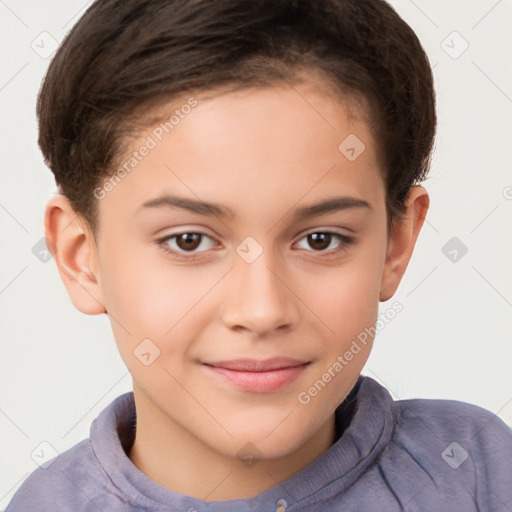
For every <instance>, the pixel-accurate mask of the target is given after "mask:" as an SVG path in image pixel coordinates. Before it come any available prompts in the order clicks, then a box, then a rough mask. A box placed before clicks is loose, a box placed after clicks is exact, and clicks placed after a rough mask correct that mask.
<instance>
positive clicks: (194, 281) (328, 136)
mask: <svg viewBox="0 0 512 512" xmlns="http://www.w3.org/2000/svg"><path fill="white" fill-rule="evenodd" d="M196 99H197V100H198V105H197V106H196V107H195V108H194V109H193V110H192V111H191V113H190V114H188V115H187V116H186V117H185V118H184V119H182V120H181V122H180V124H179V125H177V126H176V127H175V128H174V130H173V131H172V133H170V134H168V135H167V136H165V137H164V138H163V140H162V141H161V142H159V144H158V145H157V147H155V148H154V149H152V150H151V151H150V152H149V154H148V155H147V156H146V157H145V158H144V159H143V160H142V161H141V162H140V163H139V164H138V165H137V167H136V168H135V169H134V170H133V171H132V172H131V173H130V174H129V175H127V176H126V177H125V178H124V179H123V181H122V182H120V183H119V184H118V185H117V186H116V187H115V188H114V189H113V190H112V191H110V192H108V193H107V194H106V195H105V197H104V198H103V199H101V200H99V201H98V207H99V219H100V221H99V229H98V231H97V233H96V239H95V238H94V236H93V234H92V232H91V231H90V229H89V227H88V225H87V223H86V222H85V221H84V220H83V219H82V218H81V217H80V216H77V215H76V213H75V212H74V211H73V209H72V208H71V206H70V205H69V202H68V201H67V199H66V198H65V197H64V196H62V195H57V196H55V197H53V198H52V199H51V200H50V201H49V202H48V205H47V209H46V216H45V226H46V237H47V238H48V239H49V240H50V242H52V244H53V246H54V247H55V252H54V257H55V261H56V263H57V266H58V269H59V272H60V275H61V277H62V280H63V282H64V284H65V285H66V287H67V290H68V292H69V295H70V297H71V300H72V301H73V304H74V305H75V306H76V307H77V308H78V309H79V310H80V311H82V312H84V313H87V314H101V313H104V312H105V310H106V311H108V315H109V318H110V320H111V324H112V329H113V333H114V336H115V339H116V343H117V345H118V348H119V351H120V354H121V357H122V358H123V360H124V362H125V364H126V366H127V367H128V369H129V370H130V372H131V375H132V377H133V391H134V396H135V402H136V408H137V421H138V424H137V433H136V439H135V443H134V445H133V447H132V448H131V450H130V452H129V457H130V459H131V461H132V462H133V464H135V466H137V467H138V468H139V469H140V470H141V471H143V472H144V473H145V474H146V475H148V476H149V477H150V478H152V479H153V480H154V481H156V482H157V483H159V484H161V485H163V486H165V487H167V488H169V489H172V490H174V491H177V492H180V493H183V494H188V495H191V496H195V497H198V498H200V499H203V500H206V501H217V500H229V499H237V498H247V497H251V496H255V495H257V494H259V493H261V492H262V491H264V490H266V489H269V488H271V487H273V486H275V485H276V484H277V483H279V482H282V481H283V480H285V479H287V478H289V477H290V476H291V475H293V474H295V473H297V472H298V471H300V470H301V469H303V468H304V467H306V466H307V465H308V464H310V463H311V462H312V461H313V460H314V459H316V458H318V457H319V456H320V455H321V454H322V453H323V452H325V451H326V450H327V449H328V448H329V447H330V446H331V445H332V444H333V442H334V441H335V438H334V415H333V413H334V410H335V409H336V407H337V406H338V405H339V404H340V402H341V401H342V400H343V399H344V397H345V396H346V395H347V394H348V392H349V391H350V389H351V388H352V386H353V385H354V383H355V381H356V380H357V378H358V377H359V375H360V372H361V369H362V368H363V366H364V364H365V362H366V360H367V358H368V355H369V353H370V350H371V342H369V343H368V344H367V345H366V346H361V348H362V350H361V351H360V352H359V353H358V354H357V355H355V356H354V358H353V359H352V360H351V361H350V362H349V363H348V364H347V365H346V366H345V367H344V368H343V370H342V371H341V372H340V373H339V374H337V375H336V377H334V378H333V379H332V380H331V382H329V383H328V384H327V385H326V386H325V387H324V388H323V389H322V390H321V391H320V392H319V393H318V394H317V395H316V396H314V397H312V398H311V400H310V401H309V403H307V404H302V403H300V402H299V400H298V395H299V393H301V392H304V391H307V390H308V389H309V388H310V387H311V386H312V384H313V383H314V382H315V381H317V380H318V379H319V378H321V377H322V375H323V374H324V373H325V372H326V371H327V370H328V368H329V367H332V365H333V363H334V362H335V361H336V360H337V357H338V356H339V355H342V354H344V353H345V352H346V351H347V350H348V349H349V347H350V345H351V343H352V341H353V340H354V339H356V338H357V335H358V334H359V333H361V332H362V331H364V329H365V328H367V327H370V326H373V325H374V324H375V321H376V319H377V314H378V303H379V301H385V300H388V299H389V298H391V297H392V296H393V294H394V293H395V291H396V289H397V287H398V285H399V283H400V280H401V278H402V276H403V273H404V271H405V269H406V267H407V264H408V262H409V259H410V257H411V254H412V251H413V248H414V245H415V242H416V239H417V236H418V234H419V232H420V229H421V226H422V224H423V221H424V218H425V215H426V212H427V209H428V205H429V198H428V194H427V192H426V191H425V190H424V189H423V188H422V187H419V186H415V187H413V188H412V189H411V191H410V193H409V196H408V199H407V203H406V210H405V213H406V218H405V220H403V221H401V222H398V223H395V224H394V225H393V229H392V232H391V235H392V236H390V237H388V232H387V227H386V225H387V218H386V207H385V188H384V183H383V179H382V172H381V169H380V167H379V161H378V158H377V154H376V146H375V141H374V139H373V136H372V134H371V132H370V130H369V127H368V125H367V123H366V122H365V121H364V116H362V115H361V116H353V115H349V110H348V109H347V106H346V104H345V102H342V101H340V99H339V98H336V97H334V96H333V95H330V94H328V93H327V92H326V91H322V89H320V88H318V87H317V88H316V89H315V88H306V87H305V86H303V87H302V88H300V87H295V88H291V87H289V86H279V85H276V86H272V87H268V88H258V89H245V90H241V91H237V92H229V93H226V94H221V95H214V96H213V97H212V96H209V97H201V96H196ZM185 101H186V100H184V101H183V103H184V102H185ZM178 105H179V104H178ZM173 108H175V105H174V104H173V107H172V108H170V109H169V111H172V110H173ZM165 112H166V110H165V109H162V110H161V113H162V114H165ZM153 128H154V127H150V128H149V129H147V130H145V131H144V133H142V134H141V135H140V138H139V139H137V140H134V141H133V144H132V148H133V150H135V149H137V148H139V147H140V146H141V145H142V143H143V141H144V140H145V139H146V137H147V136H148V134H151V133H152V132H151V130H152V129H153ZM349 134H356V135H357V137H358V138H359V139H360V140H361V141H363V142H364V144H365V146H366V148H365V150H364V151H363V152H362V154H361V155H360V156H359V157H358V158H357V159H356V160H354V161H352V162H351V161H349V160H348V159H347V158H346V157H345V156H344V155H343V154H342V153H341V152H340V151H339V150H338V145H339V144H340V142H342V141H343V140H344V139H345V138H346V137H347V136H348V135H349ZM164 194H172V195H174V196H179V197H184V198H190V199H194V200H202V201H207V202H214V203H217V204H220V205H222V206H224V207H227V208H230V209H231V210H232V211H233V213H234V216H232V217H229V216H228V217H222V216H220V215H204V214H198V213H193V212H190V211H186V210H184V209H179V208H176V207H169V206H162V207H158V208H157V207H154V208H141V205H142V204H143V203H145V202H147V201H149V200H151V199H154V198H157V197H160V196H162V195H164ZM335 196H336V197H337V196H351V197H354V198H357V199H361V200H364V201H366V202H367V203H368V204H369V205H370V207H368V208H365V207H352V208H345V209H341V210H337V211H331V212H329V213H324V214H322V215H318V216H314V217H309V218H305V219H302V220H296V219H294V216H293V214H294V212H295V211H296V210H297V209H298V208H301V207H304V206H307V205H312V204H315V203H318V202H322V201H325V200H326V199H330V198H332V197H335ZM197 232H201V233H205V234H206V235H207V236H206V237H205V238H203V239H200V238H199V241H198V244H196V245H198V247H197V248H195V249H193V251H194V250H195V252H192V253H191V252H188V253H187V252H186V249H187V246H186V245H183V244H182V245H181V246H180V245H178V244H177V242H178V240H177V238H174V239H168V240H167V247H169V248H171V249H174V250H176V251H180V247H181V253H180V255H177V254H171V253H167V252H165V251H164V248H163V247H164V245H162V243H160V245H159V243H158V241H157V240H160V239H162V238H163V237H164V236H171V235H173V234H180V233H197ZM325 232H334V233H337V234H340V235H345V236H349V237H351V239H352V243H347V242H346V241H343V240H342V239H338V238H337V237H335V236H333V237H332V238H331V239H329V237H326V239H327V241H328V244H327V247H325V246H322V244H321V243H319V242H318V241H317V242H315V241H314V240H313V241H311V239H310V238H309V239H308V237H307V236H306V235H307V234H311V233H325ZM248 236H250V237H252V238H253V239H254V240H255V241H256V242H257V244H259V246H260V247H261V249H262V251H263V252H262V253H261V255H260V256H259V257H258V258H257V259H255V261H253V262H252V263H248V262H246V261H245V260H244V259H243V258H242V257H241V256H240V255H239V254H238V253H237V251H236V249H237V247H238V246H239V245H240V243H241V242H242V241H243V240H244V239H245V238H246V237H248ZM196 240H197V239H196ZM199 242H201V243H200V244H199ZM183 247H185V250H183ZM251 250H253V249H251ZM144 339H150V340H151V342H152V343H153V344H154V345H155V346H157V347H158V349H159V350H160V355H159V356H158V357H157V358H156V359H155V360H154V361H153V362H152V363H151V364H150V365H148V366H146V365H144V364H143V363H142V362H141V361H140V360H139V359H138V358H137V357H136V356H135V355H134V350H135V349H136V348H137V346H138V345H139V344H140V343H141V341H142V340H144ZM151 346H153V345H151ZM278 356H287V357H292V358H295V359H297V360H300V361H304V362H307V363H309V364H307V366H305V368H304V370H303V371H302V372H301V373H300V375H299V376H298V377H297V378H296V379H295V380H294V381H293V382H291V383H290V384H288V385H287V386H285V387H284V388H283V389H281V390H278V391H275V392H270V393H260V392H249V391H246V390H241V389H239V388H238V387H236V386H234V385H232V384H230V383H229V382H226V381H225V380H224V379H222V378H219V377H218V376H217V375H214V374H212V373H211V372H210V371H209V370H208V368H207V367H205V364H204V363H205V362H211V361H221V360H230V359H240V358H252V359H258V360H264V359H268V358H271V357H278ZM247 443H251V444H250V445H247ZM244 446H245V447H246V448H245V449H246V450H252V451H253V454H254V457H255V458H256V459H258V460H257V462H256V463H255V464H253V465H248V464H245V463H244V461H243V460H241V457H240V456H239V455H237V454H238V453H239V451H240V450H241V449H242V447H244ZM248 446H249V448H248Z"/></svg>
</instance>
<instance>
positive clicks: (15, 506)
mask: <svg viewBox="0 0 512 512" xmlns="http://www.w3.org/2000/svg"><path fill="white" fill-rule="evenodd" d="M109 487H110V483H109V481H108V478H107V477H106V475H104V474H103V470H102V468H101V466H100V465H99V464H98V461H97V459H96V457H95V456H94V453H93V450H92V447H91V444H90V440H89V439H84V440H83V441H81V442H80V443H78V444H76V445H75V446H73V447H72V448H70V449H68V450H66V451H64V452H62V453H60V454H59V455H57V456H56V457H54V458H53V459H51V460H49V461H47V462H46V463H45V464H44V465H42V466H40V467H38V468H37V469H36V470H34V471H33V472H32V473H31V474H30V475H29V476H28V477H27V478H26V479H25V481H24V482H23V483H22V484H21V486H20V487H19V489H18V490H17V491H16V493H15V494H14V496H13V498H12V499H11V501H10V503H9V505H8V506H7V509H6V511H5V512H19V511H26V510H30V511H31V512H39V511H41V512H42V511H45V512H46V511H48V510H85V509H86V503H87V502H89V501H90V502H91V503H90V505H89V506H90V508H91V509H95V508H96V507H95V506H94V504H95V499H97V496H98V493H99V494H101V492H102V490H108V491H109V492H112V489H109Z"/></svg>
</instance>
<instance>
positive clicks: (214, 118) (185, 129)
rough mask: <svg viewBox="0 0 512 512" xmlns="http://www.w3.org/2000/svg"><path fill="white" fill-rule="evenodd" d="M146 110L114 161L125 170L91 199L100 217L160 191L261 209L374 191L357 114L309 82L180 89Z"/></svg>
mask: <svg viewBox="0 0 512 512" xmlns="http://www.w3.org/2000/svg"><path fill="white" fill-rule="evenodd" d="M151 115H152V116H153V118H154V119H155V118H156V117H158V121H154V122H153V123H151V124H150V125H149V126H147V127H146V128H145V129H143V130H142V131H141V132H140V133H139V134H138V135H137V137H136V138H133V139H131V140H130V141H129V150H128V151H126V152H125V153H124V154H123V155H122V158H121V159H120V162H119V164H118V168H120V169H122V168H123V167H124V169H125V171H126V172H123V173H122V174H123V177H122V179H119V180H116V181H118V183H116V185H115V186H112V187H109V188H110V189H111V190H109V192H108V194H107V195H106V197H105V200H103V201H100V218H101V211H102V210H103V212H104V213H106V212H110V213H112V209H115V208H118V209H119V208H123V209H124V210H126V209H131V210H136V209H137V208H139V207H140V205H141V204H142V203H144V202H146V201H147V200H148V199H152V198H154V197H156V196H157V195H161V194H163V193H169V194H171V193H172V194H173V195H175V194H176V193H180V194H181V195H183V196H186V197H190V198H195V199H197V198H202V199H204V200H210V201H214V202H222V203H225V204H226V205H227V206H228V207H231V208H230V209H232V210H237V209H239V208H240V206H241V204H242V203H243V206H244V207H247V212H251V215H252V214H254V213H255V212H256V211H257V210H258V207H259V208H260V210H262V211H261V212H260V215H261V216H263V217H265V216H266V215H267V214H268V215H275V213H274V212H273V213H270V212H269V207H270V206H272V207H279V206H280V207H281V208H283V207H284V205H285V204H287V205H290V204H297V203H299V202H300V201H301V200H302V198H306V196H307V198H308V199H313V198H314V197H315V195H318V194H324V195H325V193H328V192H330V191H333V192H334V191H336V192H338V193H343V194H345V195H352V196H356V197H357V196H366V197H365V198H364V199H365V200H372V201H378V200H380V199H381V196H382V192H383V190H382V189H383V182H382V178H381V175H382V173H381V171H380V169H379V165H378V161H377V154H376V148H375V143H374V138H373V135H372V133H371V130H370V127H369V125H368V123H367V122H366V118H365V116H364V112H362V111H358V110H357V107H356V106H355V104H354V103H348V102H344V101H341V100H340V98H339V97H336V96H334V95H333V94H329V93H328V92H327V91H326V90H324V89H318V88H315V87H314V86H313V85H312V84H308V86H307V87H300V86H296V87H292V86H290V85H289V84H284V85H282V86H273V87H266V88H246V89H242V90H237V91H231V92H224V93H222V94H212V93H211V92H210V93H204V94H195V95H193V96H192V95H183V96H181V97H180V98H177V99H175V100H174V101H172V104H171V103H170V104H168V105H166V106H162V107H160V108H159V109H158V110H157V111H155V112H152V113H151ZM155 116H156V117H155ZM260 218H262V217H260Z"/></svg>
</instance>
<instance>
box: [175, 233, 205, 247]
mask: <svg viewBox="0 0 512 512" xmlns="http://www.w3.org/2000/svg"><path fill="white" fill-rule="evenodd" d="M202 236H203V235H201V234H200V233H183V234H182V235H177V237H176V245H177V246H178V247H179V248H180V249H183V250H184V251H193V250H194V249H197V248H198V247H199V245H200V244H201V239H202Z"/></svg>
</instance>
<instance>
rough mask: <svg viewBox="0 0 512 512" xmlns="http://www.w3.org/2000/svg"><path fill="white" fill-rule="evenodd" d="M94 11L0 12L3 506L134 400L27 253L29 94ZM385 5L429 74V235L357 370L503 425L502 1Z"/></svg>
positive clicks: (99, 330)
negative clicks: (46, 463) (117, 407)
mask: <svg viewBox="0 0 512 512" xmlns="http://www.w3.org/2000/svg"><path fill="white" fill-rule="evenodd" d="M89 4H90V2H83V1H82V0H66V1H64V0H60V1H45V2H41V1H36V0H32V1H27V0H0V40H1V45H0V53H1V63H2V64H1V75H0V108H1V113H2V115H1V130H2V132H1V139H0V140H1V163H2V166H1V192H0V225H1V233H2V242H1V247H0V253H1V262H2V264H1V269H0V311H1V314H2V323H1V330H0V344H1V345H0V350H1V356H0V369H1V371H0V508H4V507H5V506H6V505H7V503H8V501H9V499H10V498H11V497H12V494H13V493H14V491H15V490H16V489H17V488H18V486H19V485H20V484H21V482H22V481H23V479H24V478H25V477H26V476H27V475H28V474H29V473H30V472H32V471H33V470H34V469H35V468H36V467H37V462H36V461H39V462H41V460H44V459H46V458H48V457H50V456H53V455H54V454H55V453H54V452H53V451H52V450H53V449H55V450H56V451H57V452H62V451H64V450H66V449H68V448H70V447H71V446H72V445H74V444H76V443H77V442H78V441H80V440H81V439H83V438H85V437H87V436H88V434H89V426H90V424H91V422H92V420H93V419H94V418H95V417H96V416H97V415H98V414H99V412H100V411H101V410H102V409H103V408H104V407H106V406H107V405H108V404H109V403H110V402H111V401H112V400H113V399H114V398H115V397H116V396H118V395H120V394H121V393H124V392H126V391H129V390H130V389H131V380H130V376H129V374H128V373H127V370H126V368H125V366H124V364H123V363H122V361H121V359H120V357H119V356H118V354H117V350H116V347H115V344H114V339H113V336H112V333H111V330H110V325H109V323H108V320H107V318H106V317H105V316H101V317H98V316H96V317H90V316H86V315H83V314H81V313H80V312H78V311H77V310H75V309H74V307H73V305H72V304H71V302H70V300H69V299H68V296H67V293H66V291H65V289H64V286H63V284H62V283H61V281H60V278H59V276H58V273H57V270H56V266H55V263H54V261H53V260H51V259H50V260H49V261H48V262H46V263H45V262H42V261H40V259H38V258H37V257H36V255H34V253H33V252H32V249H33V247H34V246H35V245H36V244H37V243H38V241H40V239H41V238H42V236H43V209H44V205H45V202H46V200H47V199H48V198H49V196H50V194H52V193H53V191H54V184H53V179H52V176H51V174H50V172H49V171H48V170H47V169H46V167H45V166H44V163H43V160H42V157H41V154H40V152H39V149H38V147H37V144H36V139H37V127H36V120H35V113H34V112H35V99H36V94H37V91H38V88H39V85H40V81H41V78H42V77H43V75H44V73H45V71H46V68H47V66H48V64H49V58H48V55H49V53H51V51H52V50H53V48H54V45H55V44H56V43H57V42H58V41H61V40H62V38H63V36H64V35H65V33H66V32H67V31H68V30H69V29H70V28H71V26H72V25H73V23H74V22H76V20H77V19H78V17H79V16H80V14H81V13H82V12H83V11H84V10H85V8H86V7H87V6H88V5H89ZM392 4H393V5H394V6H395V8H396V9H397V10H398V12H399V13H400V14H401V15H402V16H403V17H404V18H405V20H406V21H407V22H408V23H409V24H410V25H411V26H412V27H413V29H414V30H415V31H416V32H417V34H418V36H419V37H420V39H421V41H422V43H423V45H424V47H425V48H426V50H427V52H428V54H429V57H430V60H431V63H432V65H433V66H434V73H435V81H436V89H437V94H438V113H439V133H438V138H437V147H436V151H435V158H434V162H433V168H432V173H431V178H430V179H429V180H428V181H427V182H426V183H425V187H426V188H427V190H428V191H429V193H430V195H431V209H430V212H429V214H428V217H427V224H426V225H425V227H424V229H423V232H422V234H421V236H420V239H419V241H418V244H417V248H416V252H415V255H414V256H413V260H412V262H411V264H410V266H409V269H408V271H407V273H406V276H405V278H404V280H403V282H402V285H401V286H400V289H399V292H398V293H397V295H396V296H395V298H394V299H391V300H390V301H389V302H388V303H386V304H383V305H382V311H385V310H386V309H387V308H388V307H390V306H391V304H392V303H393V301H394V300H398V301H400V302H401V303H402V305H403V311H402V312H401V313H399V314H398V315H397V316H396V318H395V319H393V320H392V321H391V322H390V323H389V324H387V325H386V327H385V328H384V329H383V330H382V331H381V332H380V333H379V335H378V337H377V340H376V342H375V348H374V352H373V353H372V356H371V357H370V360H369V362H368V363H367V366H366V367H365V370H364V371H363V373H365V374H367V375H370V376H372V377H374V378H376V379H377V380H379V381H381V382H382V383H384V384H385V385H386V386H387V387H388V389H389V390H390V391H391V392H392V394H393V395H394V397H395V398H400V399H405V398H411V397H427V398H452V399H457V400H463V401H467V402H471V403H474V404H477V405H480V406H482V407H485V408H487V409H489V410H491V411H493V412H495V413H496V414H498V415H499V416H500V417H501V418H502V419H503V420H505V421H506V422H507V423H509V424H512V372H511V367H512V364H511V363H512V343H511V338H512V336H511V334H512V325H511V321H510V319H511V315H510V314H511V308H512V273H511V267H510V263H511V261H512V243H511V236H510V233H511V224H512V222H511V218H512V216H511V213H512V175H511V172H510V169H511V161H512V155H511V151H510V147H511V142H510V141H511V140H512V117H511V115H510V114H511V111H512V85H511V77H512V66H511V60H510V55H511V54H512V52H511V46H512V45H511V40H510V37H509V35H508V34H509V33H510V32H509V28H510V21H511V19H512V16H511V15H512V2H511V1H510V0H500V1H496V0H476V1H475V0H472V1H471V2H468V1H465V0H457V1H455V0H451V1H446V0H435V1H433V0H429V1H427V0H415V1H412V0H395V1H393V2H392ZM454 32H457V33H456V34H454ZM466 44H468V45H469V47H468V48H467V49H466V50H465V51H464V52H463V53H462V50H464V48H465V46H466ZM452 237H457V238H458V240H459V241H460V242H456V243H457V244H459V245H460V243H463V244H464V245H465V246H466V247H467V248H468V252H467V254H465V255H464V256H461V255H462V253H461V251H460V248H459V249H458V253H457V260H456V261H451V259H453V258H454V257H455V253H453V252H452V253H451V254H449V252H450V251H453V249H454V248H453V247H450V246H449V247H448V248H447V249H445V252H446V253H447V254H448V256H445V254H444V253H443V247H444V246H445V244H446V243H447V242H448V241H449V240H450V239H451V238H452ZM456 250H457V249H456ZM41 443H43V444H42V445H41ZM48 443H49V444H48ZM50 445H51V446H50ZM52 447H53V448H52Z"/></svg>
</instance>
